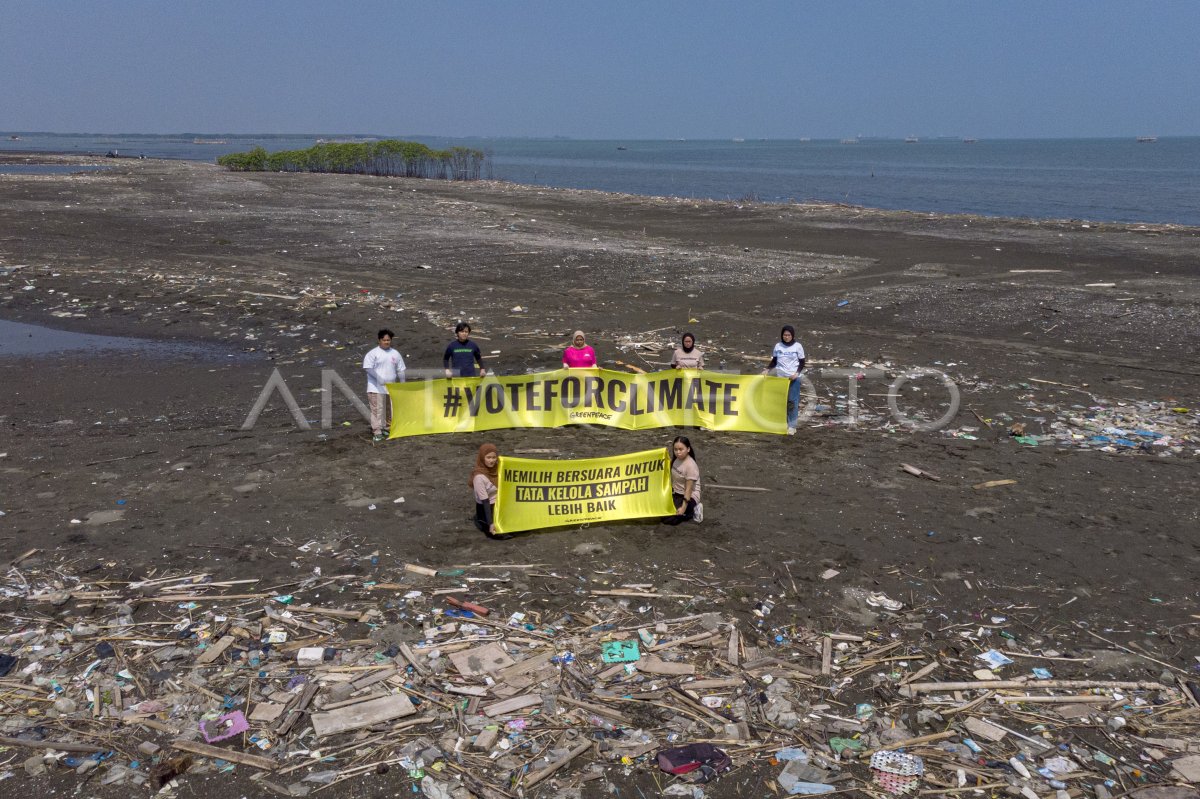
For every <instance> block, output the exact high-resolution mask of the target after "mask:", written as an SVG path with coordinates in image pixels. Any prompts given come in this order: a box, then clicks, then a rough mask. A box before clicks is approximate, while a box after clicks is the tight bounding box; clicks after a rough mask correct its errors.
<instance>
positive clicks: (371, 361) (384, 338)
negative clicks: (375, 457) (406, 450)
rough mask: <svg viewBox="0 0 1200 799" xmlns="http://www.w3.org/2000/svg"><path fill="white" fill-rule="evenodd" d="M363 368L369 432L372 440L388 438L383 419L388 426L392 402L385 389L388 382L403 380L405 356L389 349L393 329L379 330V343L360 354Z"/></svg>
mask: <svg viewBox="0 0 1200 799" xmlns="http://www.w3.org/2000/svg"><path fill="white" fill-rule="evenodd" d="M363 369H365V370H366V372H367V401H368V402H369V403H370V405H371V432H373V433H374V434H375V437H374V438H373V439H372V440H373V441H374V442H375V443H379V442H380V441H384V440H386V439H387V435H386V434H385V433H384V432H383V429H384V426H385V425H384V423H385V421H386V423H387V425H386V426H387V427H391V413H390V412H389V411H390V408H391V402H390V397H388V393H387V384H388V383H403V382H404V369H405V367H404V358H402V357H401V356H400V353H399V352H397V351H396V350H394V349H392V331H390V330H388V329H387V328H384V329H383V330H380V331H379V346H378V347H376V348H375V349H373V350H371V351H370V352H368V353H367V355H366V357H365V358H363Z"/></svg>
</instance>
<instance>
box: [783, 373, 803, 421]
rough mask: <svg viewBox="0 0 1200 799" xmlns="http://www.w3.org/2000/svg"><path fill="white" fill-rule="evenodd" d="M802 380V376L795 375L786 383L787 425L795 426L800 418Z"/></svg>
mask: <svg viewBox="0 0 1200 799" xmlns="http://www.w3.org/2000/svg"><path fill="white" fill-rule="evenodd" d="M803 381H804V378H803V377H797V378H796V379H795V380H792V381H790V382H789V383H788V400H787V423H788V427H795V426H796V422H797V420H799V418H800V388H801V386H800V384H801V383H802V382H803Z"/></svg>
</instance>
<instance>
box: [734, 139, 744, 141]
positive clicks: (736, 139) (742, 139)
mask: <svg viewBox="0 0 1200 799" xmlns="http://www.w3.org/2000/svg"><path fill="white" fill-rule="evenodd" d="M734 141H736V142H743V141H745V139H734Z"/></svg>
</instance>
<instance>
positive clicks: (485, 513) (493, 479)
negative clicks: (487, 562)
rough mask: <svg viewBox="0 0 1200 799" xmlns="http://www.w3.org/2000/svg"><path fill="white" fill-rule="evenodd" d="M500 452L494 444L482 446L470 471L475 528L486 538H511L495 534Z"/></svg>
mask: <svg viewBox="0 0 1200 799" xmlns="http://www.w3.org/2000/svg"><path fill="white" fill-rule="evenodd" d="M499 464H500V452H499V451H498V450H497V449H496V445H495V444H484V445H482V446H481V447H480V448H479V452H478V453H476V455H475V468H474V469H472V470H471V481H470V484H471V492H472V493H473V494H474V495H475V526H476V527H478V528H479V531H480V532H481V533H483V534H484V535H486V536H487V537H488V538H495V539H498V540H503V539H505V538H510V537H511V536H508V535H505V534H503V533H497V532H496V518H495V510H496V509H495V507H494V506H495V504H496V483H498V482H499V481H500V467H499Z"/></svg>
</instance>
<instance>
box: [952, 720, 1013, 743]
mask: <svg viewBox="0 0 1200 799" xmlns="http://www.w3.org/2000/svg"><path fill="white" fill-rule="evenodd" d="M963 724H964V726H966V728H967V732H969V733H971V735H972V736H973V737H975V738H982V739H983V740H985V741H993V742H995V741H1000V740H1003V738H1004V736H1006V735H1008V733H1007V732H1006V731H1005V730H1003V729H1001V728H1000V727H997V726H996V725H995V724H992V723H991V722H990V721H988V720H987V719H977V718H975V717H974V716H967V720H966V721H965V722H963Z"/></svg>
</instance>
